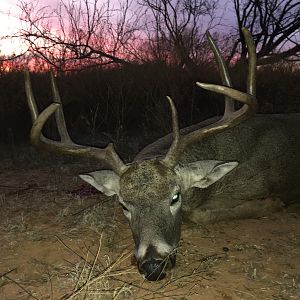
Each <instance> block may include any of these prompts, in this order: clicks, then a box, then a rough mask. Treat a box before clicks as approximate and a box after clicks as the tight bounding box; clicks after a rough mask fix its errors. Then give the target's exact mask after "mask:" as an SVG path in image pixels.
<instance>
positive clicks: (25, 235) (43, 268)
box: [0, 164, 300, 300]
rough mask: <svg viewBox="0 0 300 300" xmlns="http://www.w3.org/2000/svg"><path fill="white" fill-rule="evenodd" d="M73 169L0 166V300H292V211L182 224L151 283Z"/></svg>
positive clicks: (297, 230) (297, 273)
mask: <svg viewBox="0 0 300 300" xmlns="http://www.w3.org/2000/svg"><path fill="white" fill-rule="evenodd" d="M79 169H80V166H79V165H74V164H73V165H61V166H60V167H58V166H56V167H49V166H47V167H35V168H31V169H29V170H28V168H24V169H21V168H12V167H10V168H2V171H0V203H1V210H0V232H1V233H0V300H10V299H14V300H17V299H181V300H183V299H208V300H210V299H226V300H230V299H278V300H279V299H280V300H283V299H300V247H299V242H300V240H299V237H300V214H299V210H298V211H297V210H296V209H290V210H288V211H282V212H280V213H277V214H274V215H272V216H270V217H268V218H262V219H255V220H238V221H230V222H223V223H219V224H213V225H207V226H205V227H204V226H195V225H190V224H189V225H188V224H184V226H183V230H182V241H181V245H180V248H179V253H178V255H177V265H176V268H175V269H174V270H173V271H172V272H171V273H170V274H169V275H168V277H167V278H166V279H165V280H162V281H159V282H151V283H150V282H146V281H144V280H143V278H142V277H141V276H140V275H139V274H138V272H137V269H136V266H135V265H134V260H133V259H132V250H133V241H132V238H131V233H130V230H129V228H128V225H127V223H126V219H125V217H124V216H123V214H122V212H121V208H120V207H119V205H118V204H117V203H116V201H115V200H114V199H113V198H111V199H108V198H106V197H105V196H103V195H101V194H99V193H96V192H95V191H94V190H93V189H91V188H89V187H87V186H86V185H85V184H83V183H82V182H81V181H80V179H78V178H77V177H76V174H78V173H79ZM72 293H73V294H72ZM76 293H77V294H76Z"/></svg>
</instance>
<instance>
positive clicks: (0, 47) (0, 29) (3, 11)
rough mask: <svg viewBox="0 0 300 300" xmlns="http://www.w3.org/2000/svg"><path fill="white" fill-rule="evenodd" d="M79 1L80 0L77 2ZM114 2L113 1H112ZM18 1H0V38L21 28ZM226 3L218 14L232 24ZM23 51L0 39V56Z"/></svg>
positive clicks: (53, 1)
mask: <svg viewBox="0 0 300 300" xmlns="http://www.w3.org/2000/svg"><path fill="white" fill-rule="evenodd" d="M58 1H59V0H39V4H40V5H41V6H47V5H49V6H51V7H53V8H54V7H56V5H57V3H58ZM79 1H80V0H79ZM112 1H115V0H112ZM18 2H19V0H0V3H1V4H0V37H1V36H6V35H11V34H13V33H15V32H16V31H18V29H20V28H21V23H20V21H19V19H18V16H19V15H20V9H19V8H18ZM226 2H227V3H228V2H229V1H225V0H221V1H220V4H219V5H220V8H221V9H220V14H222V13H223V12H224V9H226V13H225V20H224V21H225V22H226V23H232V20H231V19H232V16H231V13H230V9H229V6H228V5H227V6H226V5H222V3H226ZM226 19H227V20H226ZM24 50H25V47H24V46H22V44H21V43H20V41H18V40H17V39H14V40H11V39H6V40H1V39H0V55H10V54H13V53H14V54H19V53H22V52H23V51H24Z"/></svg>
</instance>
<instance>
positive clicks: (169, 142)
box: [25, 29, 300, 280]
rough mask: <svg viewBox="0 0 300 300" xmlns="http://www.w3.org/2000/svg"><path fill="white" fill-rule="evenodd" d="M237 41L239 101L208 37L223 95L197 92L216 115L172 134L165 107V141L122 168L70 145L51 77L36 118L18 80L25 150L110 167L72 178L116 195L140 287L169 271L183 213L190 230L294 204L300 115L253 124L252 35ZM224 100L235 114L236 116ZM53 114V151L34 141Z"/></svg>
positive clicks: (105, 152)
mask: <svg viewBox="0 0 300 300" xmlns="http://www.w3.org/2000/svg"><path fill="white" fill-rule="evenodd" d="M243 33H244V37H245V40H246V42H247V46H248V58H249V67H248V83H247V93H243V92H240V91H238V90H235V89H233V88H231V80H230V77H229V74H228V70H227V68H226V65H225V63H224V61H223V59H222V57H221V55H220V53H219V50H218V48H217V47H216V45H215V44H214V42H213V40H212V39H211V37H210V36H209V34H208V39H209V42H210V45H211V48H212V50H213V52H214V55H215V57H216V60H217V62H218V65H219V69H220V73H221V77H222V82H223V86H221V85H214V84H205V83H199V82H197V85H198V86H199V87H201V88H204V89H207V90H210V91H214V92H217V93H221V94H223V95H225V97H226V99H225V101H226V105H225V112H224V115H223V116H222V117H221V118H213V119H209V120H206V121H205V122H202V123H200V124H197V125H193V126H191V127H188V128H184V129H182V130H179V126H178V119H177V111H176V108H175V105H174V103H173V101H172V99H171V98H170V97H168V98H167V99H168V102H169V104H170V107H171V112H172V126H173V134H172V135H168V136H166V137H164V138H161V139H160V140H158V141H156V142H154V143H153V144H151V145H149V146H147V147H146V148H145V149H143V150H142V151H141V152H140V153H139V154H138V155H137V157H136V159H135V160H134V161H133V162H132V163H130V164H124V163H123V161H122V160H121V159H120V157H119V156H118V154H117V153H116V152H115V150H114V147H113V145H112V144H109V145H108V146H107V147H106V148H104V149H99V148H94V147H89V146H82V145H78V144H75V143H73V142H72V140H71V138H70V137H69V134H68V132H67V129H66V124H65V120H64V116H63V109H62V105H61V100H60V97H59V94H58V90H57V87H56V85H55V81H54V78H53V75H51V83H52V90H53V97H54V103H52V104H51V105H50V106H48V107H47V108H46V109H45V110H44V111H43V112H42V113H39V112H38V110H37V107H36V102H35V100H34V96H33V93H32V89H31V83H30V78H29V73H28V71H27V72H25V86H26V94H27V99H28V105H29V108H30V111H31V116H32V120H33V126H32V130H31V142H32V144H33V145H34V146H36V147H38V148H43V149H46V150H50V151H54V152H60V153H62V154H70V155H77V156H85V157H91V158H94V159H96V160H100V161H102V162H105V163H106V164H108V165H109V166H110V167H111V170H101V171H95V172H92V173H89V174H85V175H80V177H81V178H82V179H83V180H85V181H86V182H88V183H90V184H91V185H92V186H94V187H95V188H97V189H98V190H99V191H101V192H103V193H104V194H106V195H108V196H111V195H115V194H116V195H118V198H119V202H120V204H121V205H122V207H123V211H124V214H125V216H126V217H127V219H128V221H129V224H130V227H131V229H132V234H133V239H134V242H135V256H136V258H137V262H138V268H139V271H140V273H141V274H143V275H144V276H145V277H146V278H147V279H149V280H159V279H162V278H164V276H165V275H166V269H167V267H170V266H174V264H175V250H176V247H177V245H178V242H179V239H180V227H181V219H182V215H183V213H184V214H185V215H187V216H188V217H189V218H190V219H191V220H193V221H195V222H211V221H218V220H223V219H225V218H239V217H256V216H261V215H264V214H265V213H268V212H269V211H272V210H274V209H276V208H277V207H278V206H280V205H281V204H280V203H281V202H279V201H272V200H270V199H271V198H272V197H273V199H278V197H279V198H280V199H281V200H282V201H289V200H290V199H294V198H296V197H299V195H300V171H299V170H300V156H299V151H300V147H299V146H300V115H299V114H291V115H254V112H255V108H256V98H255V86H256V82H255V80H256V75H255V73H256V54H255V47H254V44H253V40H252V37H251V34H250V33H249V31H248V30H247V29H243ZM232 99H234V100H236V101H238V102H240V103H242V104H243V106H242V107H241V108H240V109H238V110H235V109H234V103H233V100H232ZM54 113H55V117H56V122H57V127H58V131H59V134H60V141H54V140H50V139H48V138H47V137H45V136H44V135H43V134H42V129H43V126H44V124H45V123H46V121H47V120H48V119H49V117H50V116H51V115H53V114H54ZM249 117H251V118H249ZM242 122H243V123H242ZM240 123H242V124H240ZM237 125H239V126H237ZM226 174H227V176H225V177H223V176H224V175H226ZM221 178H222V179H221ZM220 179H221V180H220ZM216 181H218V182H217V183H215V182H216ZM214 183H215V184H214Z"/></svg>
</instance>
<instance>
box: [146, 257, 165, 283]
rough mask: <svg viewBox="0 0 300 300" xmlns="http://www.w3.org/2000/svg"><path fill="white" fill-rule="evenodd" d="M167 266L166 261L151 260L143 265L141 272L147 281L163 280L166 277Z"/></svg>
mask: <svg viewBox="0 0 300 300" xmlns="http://www.w3.org/2000/svg"><path fill="white" fill-rule="evenodd" d="M165 265H166V262H165V261H163V260H158V259H154V258H151V259H149V260H147V261H145V262H143V263H142V265H141V266H140V272H141V273H142V274H144V275H145V277H146V279H147V280H150V281H157V280H162V279H164V278H165V277H166V272H165V271H164V270H165Z"/></svg>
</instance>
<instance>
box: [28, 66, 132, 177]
mask: <svg viewBox="0 0 300 300" xmlns="http://www.w3.org/2000/svg"><path fill="white" fill-rule="evenodd" d="M24 75H25V90H26V96H27V102H28V106H29V109H30V113H31V118H32V123H33V125H32V128H31V134H30V138H31V143H32V144H33V145H34V146H35V147H38V148H42V149H45V150H48V151H51V152H58V153H62V154H69V155H74V156H83V157H90V158H94V159H97V160H100V161H102V162H105V163H107V164H108V165H109V166H110V167H111V168H112V169H113V170H114V171H115V172H116V173H117V174H118V175H121V174H122V173H123V172H125V171H126V169H127V166H126V165H125V164H124V163H123V161H122V160H121V159H120V157H119V156H118V154H117V153H116V151H115V149H114V146H113V145H112V144H111V143H110V144H108V146H107V147H106V148H104V149H102V148H95V147H90V146H83V145H78V144H75V143H74V142H73V141H72V140H71V138H70V136H69V134H68V131H67V127H66V122H65V118H64V113H63V108H62V103H61V99H60V96H59V93H58V89H57V86H56V83H55V80H54V76H53V73H52V72H51V87H52V93H53V98H54V103H52V104H50V105H49V106H48V107H47V108H46V109H44V110H43V111H42V112H41V113H39V112H38V109H37V105H36V101H35V99H34V96H33V92H32V87H31V81H30V75H29V71H28V70H26V71H25V73H24ZM54 112H55V119H56V124H57V128H58V132H59V135H60V141H55V140H51V139H48V138H46V137H45V136H44V135H43V134H42V130H43V127H44V125H45V123H46V122H47V120H48V119H49V118H50V116H52V115H53V114H54Z"/></svg>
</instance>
